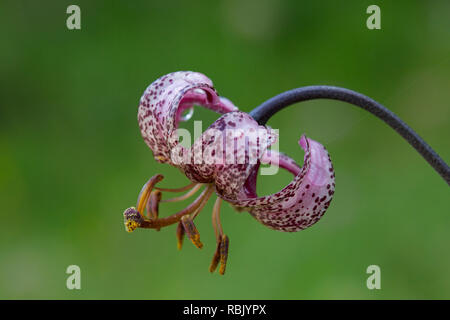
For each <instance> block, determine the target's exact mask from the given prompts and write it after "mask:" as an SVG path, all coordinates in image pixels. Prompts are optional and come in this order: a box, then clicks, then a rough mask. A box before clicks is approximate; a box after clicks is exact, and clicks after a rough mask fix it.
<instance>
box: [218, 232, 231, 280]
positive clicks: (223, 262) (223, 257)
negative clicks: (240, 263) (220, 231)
mask: <svg viewBox="0 0 450 320" xmlns="http://www.w3.org/2000/svg"><path fill="white" fill-rule="evenodd" d="M229 243H230V240H229V239H228V236H226V235H223V236H222V241H221V243H220V268H219V273H220V274H221V275H224V274H225V269H226V266H227V259H228V245H229Z"/></svg>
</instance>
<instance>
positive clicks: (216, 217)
mask: <svg viewBox="0 0 450 320" xmlns="http://www.w3.org/2000/svg"><path fill="white" fill-rule="evenodd" d="M221 205H222V199H221V198H219V197H217V199H216V202H215V203H214V208H213V213H212V223H213V228H214V232H215V234H216V239H217V242H219V241H220V238H221V237H222V235H223V230H222V224H221V223H220V207H221Z"/></svg>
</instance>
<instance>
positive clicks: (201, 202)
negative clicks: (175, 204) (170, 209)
mask: <svg viewBox="0 0 450 320" xmlns="http://www.w3.org/2000/svg"><path fill="white" fill-rule="evenodd" d="M213 192H214V186H213V185H211V184H210V185H208V186H207V187H206V188H205V189H204V190H203V192H202V193H201V194H200V195H199V196H198V197H197V199H195V200H194V201H193V202H192V203H191V204H190V205H189V206H187V207H186V208H184V209H183V210H181V211H178V212H177V213H174V214H172V215H170V216H168V217H165V218H158V219H156V220H144V221H143V222H142V223H141V224H140V226H139V227H140V228H146V229H157V228H162V227H166V226H169V225H172V224H174V223H177V222H179V221H180V220H181V218H182V217H183V216H185V215H188V214H192V213H194V212H196V211H197V209H200V210H201V209H202V208H203V207H204V206H205V204H206V202H207V201H208V199H209V198H210V197H211V194H212V193H213Z"/></svg>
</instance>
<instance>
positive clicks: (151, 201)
mask: <svg viewBox="0 0 450 320" xmlns="http://www.w3.org/2000/svg"><path fill="white" fill-rule="evenodd" d="M160 202H161V191H159V190H154V191H152V192H151V193H150V197H149V198H148V203H147V218H149V219H158V216H159V203H160Z"/></svg>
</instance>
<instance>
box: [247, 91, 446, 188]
mask: <svg viewBox="0 0 450 320" xmlns="http://www.w3.org/2000/svg"><path fill="white" fill-rule="evenodd" d="M314 99H333V100H339V101H343V102H347V103H350V104H353V105H355V106H357V107H360V108H362V109H364V110H367V111H369V112H370V113H371V114H373V115H374V116H376V117H378V118H380V119H381V120H383V121H384V122H385V123H387V124H388V125H389V126H390V127H391V128H392V129H394V130H395V131H397V132H398V133H399V134H400V135H401V136H402V137H403V138H404V139H405V140H406V141H408V143H409V144H410V145H411V146H413V147H414V149H416V150H417V151H418V152H419V153H420V154H421V155H422V157H423V158H424V159H425V160H426V161H427V162H428V163H429V164H430V165H431V166H432V167H433V168H434V169H435V170H436V171H437V172H438V173H439V175H440V176H441V177H442V178H443V179H444V180H445V181H446V182H447V184H448V185H450V168H449V166H448V165H447V164H446V163H445V161H444V160H442V158H441V157H440V156H439V155H438V154H437V153H436V152H435V151H434V150H433V149H432V148H431V147H430V146H429V145H428V144H427V143H426V142H425V141H424V140H423V139H422V138H421V137H420V136H419V135H418V134H417V133H416V132H415V131H414V130H413V129H411V128H410V127H409V126H408V125H407V124H406V123H405V122H403V121H402V120H401V119H400V118H399V117H398V116H397V115H396V114H394V113H393V112H392V111H390V110H389V109H387V108H386V107H384V106H383V105H381V104H380V103H378V102H376V101H375V100H373V99H371V98H369V97H367V96H365V95H363V94H361V93H358V92H355V91H352V90H349V89H345V88H339V87H332V86H308V87H302V88H297V89H292V90H289V91H286V92H283V93H281V94H279V95H277V96H275V97H273V98H271V99H269V100H267V101H266V102H264V103H262V104H261V105H260V106H258V107H256V108H255V109H253V110H252V111H251V112H250V115H251V116H252V117H253V118H254V119H255V120H256V121H257V122H258V123H259V124H261V125H265V124H266V122H267V121H268V120H269V119H270V117H271V116H273V115H274V114H275V113H277V112H278V111H280V110H281V109H283V108H285V107H287V106H289V105H291V104H294V103H297V102H301V101H307V100H314Z"/></svg>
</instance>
